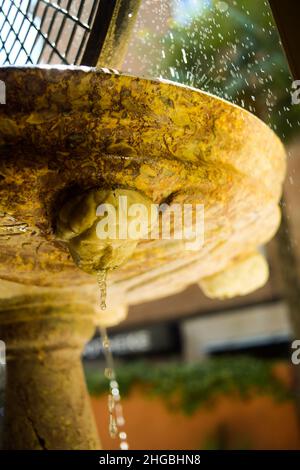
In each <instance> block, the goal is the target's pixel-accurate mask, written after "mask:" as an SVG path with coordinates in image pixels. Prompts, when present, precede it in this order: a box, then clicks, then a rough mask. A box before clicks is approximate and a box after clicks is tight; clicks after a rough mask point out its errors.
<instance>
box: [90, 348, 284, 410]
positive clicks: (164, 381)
mask: <svg viewBox="0 0 300 470" xmlns="http://www.w3.org/2000/svg"><path fill="white" fill-rule="evenodd" d="M272 367H273V363H272V362H267V361H261V360H258V359H254V358H250V357H245V356H241V357H235V358H229V357H228V358H217V359H209V360H206V361H203V362H199V363H192V364H185V363H182V364H181V363H171V364H154V363H147V362H134V363H129V364H124V365H123V366H122V367H120V368H119V369H118V370H117V377H118V382H119V386H120V390H121V394H122V395H123V396H124V395H128V394H129V392H130V391H131V389H132V388H133V387H134V386H136V385H139V386H142V388H143V390H144V391H145V393H148V394H149V395H152V396H153V395H154V396H155V395H159V396H161V397H162V398H163V399H164V400H165V401H166V403H167V404H168V405H170V406H171V407H172V409H181V410H182V411H184V412H185V413H187V414H189V413H193V412H194V411H195V410H196V409H197V408H198V407H199V406H201V405H203V404H204V403H207V402H209V401H212V400H213V399H214V398H216V397H217V396H219V395H222V394H239V395H240V396H242V397H245V398H246V397H249V396H251V394H252V393H260V394H270V395H272V396H274V397H276V398H278V399H286V398H288V397H289V392H288V391H287V389H286V388H285V387H284V385H283V384H282V383H281V382H280V381H279V380H278V379H277V378H276V377H275V376H274V374H273V372H272ZM86 378H87V384H88V389H89V392H90V394H91V395H100V394H103V393H107V391H108V381H107V379H106V378H105V377H104V376H103V375H102V374H101V371H91V370H89V369H87V370H86Z"/></svg>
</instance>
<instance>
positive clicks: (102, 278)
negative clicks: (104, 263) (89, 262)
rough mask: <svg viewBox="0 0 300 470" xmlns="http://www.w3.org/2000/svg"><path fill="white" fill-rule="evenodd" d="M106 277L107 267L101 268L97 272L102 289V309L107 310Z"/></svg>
mask: <svg viewBox="0 0 300 470" xmlns="http://www.w3.org/2000/svg"><path fill="white" fill-rule="evenodd" d="M106 279H107V271H106V269H101V270H100V271H98V273H97V282H98V286H99V289H100V308H101V310H106V290H107V289H106V285H107V283H106Z"/></svg>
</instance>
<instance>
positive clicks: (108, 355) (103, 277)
mask: <svg viewBox="0 0 300 470" xmlns="http://www.w3.org/2000/svg"><path fill="white" fill-rule="evenodd" d="M97 281H98V286H99V289H100V308H101V310H105V309H106V294H107V288H106V286H107V271H106V270H101V271H99V272H98V273H97ZM100 333H101V338H102V346H103V351H104V357H105V362H106V367H105V370H104V375H105V377H106V378H107V379H108V381H109V394H108V412H109V425H108V430H109V434H110V436H111V437H112V438H113V439H115V438H116V437H117V436H118V437H119V439H120V449H122V450H127V449H128V448H129V445H128V442H127V434H126V432H125V431H123V430H122V429H120V428H122V427H123V426H124V425H125V419H124V415H123V408H122V405H121V396H120V390H119V384H118V382H117V379H116V372H115V365H114V359H113V355H112V350H111V344H110V340H109V337H108V334H107V330H106V328H104V327H101V328H100Z"/></svg>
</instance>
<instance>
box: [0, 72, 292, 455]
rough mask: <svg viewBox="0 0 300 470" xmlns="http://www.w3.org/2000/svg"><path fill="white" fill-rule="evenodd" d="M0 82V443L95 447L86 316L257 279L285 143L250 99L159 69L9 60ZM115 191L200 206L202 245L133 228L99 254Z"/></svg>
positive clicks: (272, 221)
mask: <svg viewBox="0 0 300 470" xmlns="http://www.w3.org/2000/svg"><path fill="white" fill-rule="evenodd" d="M0 80H2V81H3V82H4V83H5V85H6V104H5V105H1V107H0V129H1V131H0V132H1V133H0V147H1V150H0V152H1V157H0V191H1V192H0V194H1V198H0V279H1V284H0V339H2V340H4V341H5V343H6V347H7V386H6V410H5V440H4V448H8V449H97V448H99V446H100V444H99V441H98V436H97V433H96V429H95V425H94V422H93V418H92V414H91V410H90V407H89V401H88V396H87V392H86V387H85V383H84V377H83V372H82V368H81V364H80V354H81V351H82V348H83V346H84V344H85V342H86V341H87V340H88V339H89V338H90V337H91V335H92V334H93V332H94V328H95V326H96V325H97V324H100V325H112V324H115V323H117V322H119V321H121V320H122V319H123V318H124V317H125V316H126V311H127V307H128V305H132V304H135V303H139V302H144V301H148V300H152V299H154V298H158V297H163V296H168V295H171V294H173V293H176V292H179V291H181V290H183V289H185V288H186V287H187V286H188V285H189V284H191V283H197V284H199V286H200V287H201V288H202V289H203V290H204V292H205V293H206V294H207V295H208V296H211V297H220V298H225V297H229V296H234V295H239V294H245V293H248V292H249V291H251V290H254V289H256V288H257V287H260V286H261V285H262V284H263V283H264V282H265V281H266V279H267V277H268V268H267V264H266V262H265V260H264V258H263V256H262V255H261V254H260V252H259V251H258V248H259V247H260V246H262V245H263V244H265V243H266V242H267V241H268V240H269V239H270V238H271V237H272V236H273V235H274V233H275V232H276V230H277V228H278V225H279V222H280V211H279V208H278V202H279V199H280V195H281V191H282V183H283V179H284V174H285V151H284V148H283V146H282V144H281V142H280V140H279V139H278V138H277V137H276V136H275V134H274V133H273V132H272V131H271V130H270V129H269V128H268V127H267V126H266V125H265V124H264V123H262V122H261V121H260V120H259V119H257V118H256V117H255V116H253V115H251V114H250V113H248V112H247V111H245V110H243V109H241V108H239V107H237V106H235V105H233V104H230V103H228V102H226V101H223V100H221V99H219V98H216V97H214V96H211V95H209V94H206V93H204V92H201V91H198V90H195V89H191V88H188V87H184V86H180V85H175V84H173V83H170V82H166V81H157V80H147V79H142V78H137V77H133V76H128V75H122V74H119V73H118V72H115V71H109V70H107V69H97V70H96V69H89V68H85V67H80V68H76V67H68V68H59V67H57V68H50V67H35V68H30V67H26V68H17V67H6V68H1V69H0ZM114 191H120V192H122V191H125V192H126V191H129V192H130V194H131V196H132V197H133V198H142V199H143V198H144V199H145V200H147V201H151V202H153V203H155V204H161V203H168V204H180V205H183V204H198V203H199V204H203V205H204V211H205V230H204V244H203V246H202V247H201V248H200V249H199V250H197V251H189V250H186V249H185V246H184V241H183V240H179V239H170V240H165V239H155V240H151V239H148V240H139V241H137V242H136V243H135V244H134V246H131V247H130V250H128V251H126V253H125V255H124V256H121V257H120V258H118V262H115V263H113V261H114V260H115V257H114V256H110V258H109V262H107V258H105V260H106V261H105V262H104V261H103V260H104V258H103V256H102V254H103V249H104V248H103V243H102V244H101V243H100V242H99V240H97V239H96V238H95V237H93V228H94V226H95V225H94V224H95V222H96V219H97V216H96V212H95V210H94V209H95V207H96V206H95V203H96V202H97V197H98V196H99V194H100V196H101V197H100V196H99V197H100V199H101V198H102V199H103V200H106V198H107V197H109V196H110V195H111V193H112V192H114ZM95 201H96V202H95ZM98 202H99V201H98ZM70 234H71V235H70ZM91 234H92V235H91ZM78 237H79V238H78ZM74 239H75V240H77V241H78V240H79V241H80V244H79V245H78V243H77V245H76V243H75V245H76V246H77V249H76V247H75V248H74V246H75V245H74V243H73V242H72V243H70V240H73V241H74ZM82 242H83V243H90V245H89V246H91V247H92V248H91V249H90V251H89V252H88V253H91V256H90V259H89V260H88V263H87V264H88V265H89V269H87V264H86V263H83V264H82V263H81V261H80V254H81V253H82V251H81V246H82V245H81V243H82ZM78 247H79V248H78ZM118 253H119V252H118ZM98 255H99V256H98ZM95 259H96V260H97V263H96V262H94V260H95ZM101 260H102V261H101ZM74 261H75V262H74ZM99 263H100V264H99ZM101 263H102V265H101ZM109 263H111V264H110V265H109ZM106 267H110V268H112V267H113V268H117V269H111V270H110V272H109V277H108V295H107V311H105V312H102V311H101V310H100V308H99V290H98V287H97V282H96V278H95V276H93V274H94V273H96V272H97V271H99V269H102V268H106ZM80 268H82V269H80Z"/></svg>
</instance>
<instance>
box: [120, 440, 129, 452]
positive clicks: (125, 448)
mask: <svg viewBox="0 0 300 470" xmlns="http://www.w3.org/2000/svg"><path fill="white" fill-rule="evenodd" d="M120 449H122V450H128V449H129V445H128V442H125V441H124V442H121V444H120Z"/></svg>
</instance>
